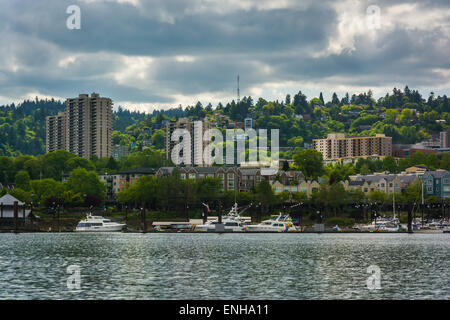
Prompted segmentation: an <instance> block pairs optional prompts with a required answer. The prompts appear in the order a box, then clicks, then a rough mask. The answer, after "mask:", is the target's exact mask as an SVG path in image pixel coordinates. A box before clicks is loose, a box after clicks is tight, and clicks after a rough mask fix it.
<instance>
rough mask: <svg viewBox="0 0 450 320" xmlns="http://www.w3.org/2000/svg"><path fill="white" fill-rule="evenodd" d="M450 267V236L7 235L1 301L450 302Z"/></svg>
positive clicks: (0, 254) (0, 251)
mask: <svg viewBox="0 0 450 320" xmlns="http://www.w3.org/2000/svg"><path fill="white" fill-rule="evenodd" d="M69 265H78V266H79V267H80V271H81V290H79V291H71V290H69V289H68V288H67V279H68V277H69V276H70V274H68V273H67V267H68V266H69ZM370 265H377V266H378V267H379V268H380V269H381V289H379V290H369V289H368V288H367V285H366V280H367V278H368V277H369V276H370V275H369V274H368V273H367V268H368V267H369V266H370ZM449 270H450V234H428V235H427V234H414V235H408V234H384V235H383V234H321V235H318V234H155V233H152V234H145V235H143V234H123V233H117V234H77V233H61V234H56V233H36V234H18V235H15V234H0V299H450V276H449V272H450V271H449Z"/></svg>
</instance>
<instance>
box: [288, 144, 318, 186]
mask: <svg viewBox="0 0 450 320" xmlns="http://www.w3.org/2000/svg"><path fill="white" fill-rule="evenodd" d="M294 163H295V164H296V165H297V167H298V169H299V170H300V171H302V173H303V174H304V175H305V177H306V178H312V179H317V178H318V177H320V176H321V175H322V174H323V173H324V169H323V157H322V154H321V153H320V152H319V151H317V150H314V149H306V150H299V151H297V152H296V153H295V155H294Z"/></svg>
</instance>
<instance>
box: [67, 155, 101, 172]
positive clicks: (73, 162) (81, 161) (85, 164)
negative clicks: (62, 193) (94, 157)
mask: <svg viewBox="0 0 450 320" xmlns="http://www.w3.org/2000/svg"><path fill="white" fill-rule="evenodd" d="M64 167H65V171H66V172H67V173H69V172H71V171H72V170H74V169H76V168H84V169H86V170H87V171H93V170H95V167H94V165H93V164H92V162H91V161H89V160H88V159H86V158H82V157H73V158H70V159H69V160H67V161H66V163H65V165H64Z"/></svg>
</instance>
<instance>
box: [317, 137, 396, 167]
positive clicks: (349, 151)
mask: <svg viewBox="0 0 450 320" xmlns="http://www.w3.org/2000/svg"><path fill="white" fill-rule="evenodd" d="M313 148H314V149H316V150H317V151H319V152H320V153H322V156H323V160H325V161H329V160H339V159H343V158H359V157H367V156H387V155H391V154H392V138H391V137H386V136H385V135H384V134H377V135H376V136H374V137H346V136H345V135H344V134H343V133H332V134H329V135H328V137H327V138H326V139H313Z"/></svg>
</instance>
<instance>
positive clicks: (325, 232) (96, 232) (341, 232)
mask: <svg viewBox="0 0 450 320" xmlns="http://www.w3.org/2000/svg"><path fill="white" fill-rule="evenodd" d="M1 233H15V234H18V233H80V234H89V233H95V234H100V233H101V234H103V233H104V234H111V233H113V234H117V233H129V234H147V233H151V234H174V233H177V234H178V233H183V234H185V233H189V234H217V233H219V234H222V233H226V234H267V233H274V234H312V233H315V234H444V233H447V232H443V231H442V230H427V231H420V230H419V231H413V232H408V231H321V232H317V231H289V232H278V231H245V232H233V231H218V232H216V231H153V230H151V231H147V232H143V231H117V232H104V231H103V232H102V231H88V232H76V231H59V232H58V231H27V230H17V231H16V230H0V234H1Z"/></svg>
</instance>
